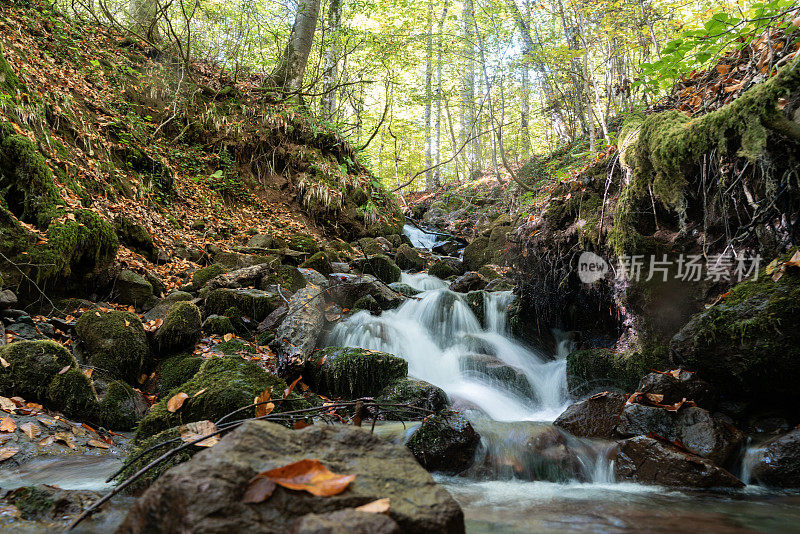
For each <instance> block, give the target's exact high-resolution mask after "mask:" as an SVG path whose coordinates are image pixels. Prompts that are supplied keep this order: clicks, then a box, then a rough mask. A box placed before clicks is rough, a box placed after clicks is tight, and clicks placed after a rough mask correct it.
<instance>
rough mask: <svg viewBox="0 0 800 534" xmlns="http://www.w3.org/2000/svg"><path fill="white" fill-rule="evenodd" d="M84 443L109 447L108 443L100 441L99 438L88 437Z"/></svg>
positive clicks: (100, 447)
mask: <svg viewBox="0 0 800 534" xmlns="http://www.w3.org/2000/svg"><path fill="white" fill-rule="evenodd" d="M86 444H87V445H89V446H90V447H97V448H98V449H108V448H109V445H108V443H106V442H104V441H100V440H99V439H90V440H89V441H87V442H86Z"/></svg>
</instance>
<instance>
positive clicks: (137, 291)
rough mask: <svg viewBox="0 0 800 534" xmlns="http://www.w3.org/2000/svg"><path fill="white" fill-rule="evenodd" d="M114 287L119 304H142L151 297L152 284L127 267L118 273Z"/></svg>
mask: <svg viewBox="0 0 800 534" xmlns="http://www.w3.org/2000/svg"><path fill="white" fill-rule="evenodd" d="M115 289H116V290H117V301H118V302H120V303H121V304H132V305H134V306H142V305H143V304H145V303H147V302H148V301H150V300H151V299H152V298H153V285H152V284H151V283H150V282H148V281H147V280H145V278H144V277H143V276H142V275H140V274H138V273H135V272H133V271H130V270H127V269H126V270H124V271H122V272H121V273H119V276H118V277H117V281H116V283H115Z"/></svg>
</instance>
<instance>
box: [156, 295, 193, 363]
mask: <svg viewBox="0 0 800 534" xmlns="http://www.w3.org/2000/svg"><path fill="white" fill-rule="evenodd" d="M202 326H203V322H202V317H201V315H200V308H198V307H197V305H196V304H194V303H192V302H185V301H184V302H176V303H175V304H173V305H172V307H171V308H170V309H169V312H167V316H166V317H165V318H164V324H162V325H161V327H160V328H159V329H158V331H157V332H156V335H155V337H154V341H155V344H156V346H157V347H158V352H159V353H160V354H162V355H164V354H172V353H175V352H179V351H181V350H184V349H192V348H193V347H194V344H195V343H197V342H198V341H199V340H200V337H201V336H202V333H201V330H202Z"/></svg>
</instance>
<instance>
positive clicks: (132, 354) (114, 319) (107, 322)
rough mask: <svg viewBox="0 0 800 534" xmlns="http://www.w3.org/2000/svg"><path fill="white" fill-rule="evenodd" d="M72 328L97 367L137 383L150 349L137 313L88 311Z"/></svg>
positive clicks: (108, 373)
mask: <svg viewBox="0 0 800 534" xmlns="http://www.w3.org/2000/svg"><path fill="white" fill-rule="evenodd" d="M75 332H76V333H77V334H78V339H79V340H80V342H81V344H82V346H83V348H84V349H85V351H86V353H87V354H88V358H89V363H90V364H91V365H92V366H93V367H94V368H95V370H96V371H100V372H102V373H106V374H107V375H108V376H109V377H111V378H118V379H120V380H125V381H126V382H128V383H129V384H135V383H137V382H136V381H137V379H138V377H139V373H140V372H141V369H142V366H143V365H144V364H145V362H146V361H147V359H148V357H149V354H150V351H149V348H148V344H147V334H146V333H145V331H144V327H143V326H142V322H141V321H140V320H139V318H138V317H137V316H136V315H134V314H132V313H128V312H121V311H112V312H109V313H103V312H100V311H88V312H86V313H84V314H83V315H81V317H80V319H78V321H77V323H76V324H75Z"/></svg>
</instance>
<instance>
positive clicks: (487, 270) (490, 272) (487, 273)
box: [478, 265, 503, 282]
mask: <svg viewBox="0 0 800 534" xmlns="http://www.w3.org/2000/svg"><path fill="white" fill-rule="evenodd" d="M478 274H480V275H481V276H483V277H484V278H486V279H487V280H488V281H490V282H491V281H492V280H496V279H498V278H502V277H503V276H502V275H501V274H500V273H498V272H497V271H496V270H495V269H493V268H492V267H489V266H488V265H484V266H483V267H481V268H480V269H478Z"/></svg>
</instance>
